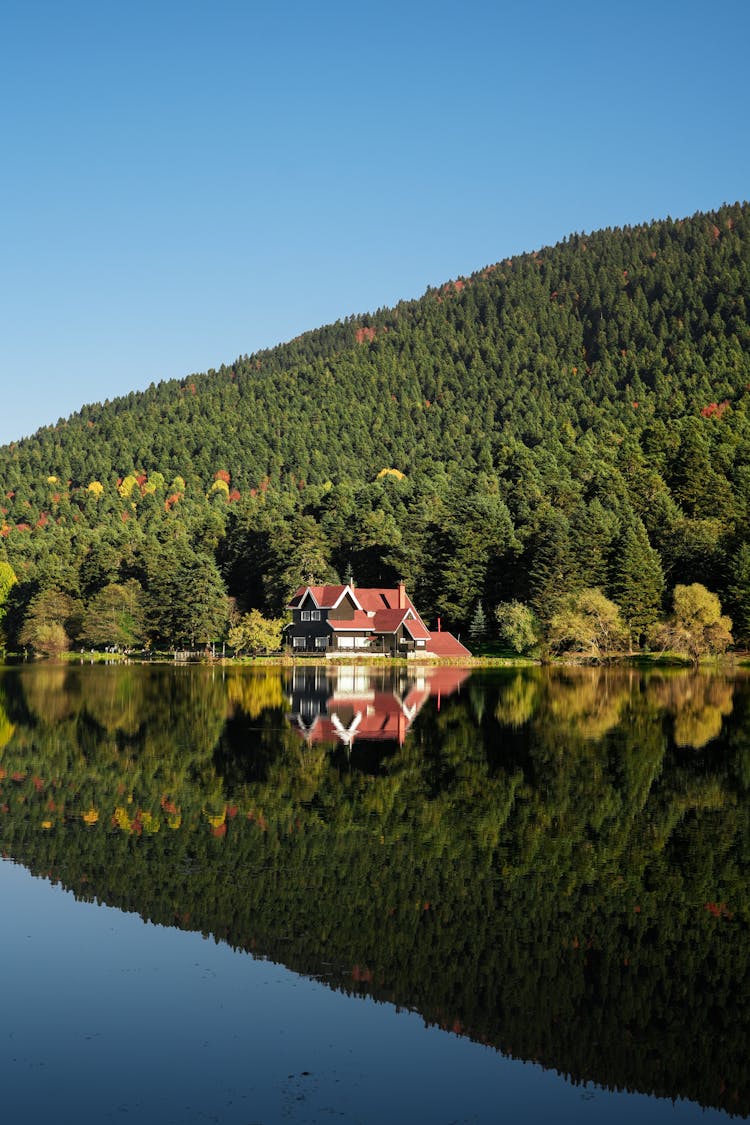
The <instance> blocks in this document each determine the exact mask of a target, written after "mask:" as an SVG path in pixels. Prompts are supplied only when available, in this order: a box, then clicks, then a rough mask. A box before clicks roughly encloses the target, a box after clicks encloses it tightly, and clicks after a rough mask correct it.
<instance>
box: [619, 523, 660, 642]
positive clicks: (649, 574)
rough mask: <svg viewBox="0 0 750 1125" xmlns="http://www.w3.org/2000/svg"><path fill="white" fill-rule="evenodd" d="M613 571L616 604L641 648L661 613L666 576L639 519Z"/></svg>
mask: <svg viewBox="0 0 750 1125" xmlns="http://www.w3.org/2000/svg"><path fill="white" fill-rule="evenodd" d="M613 571H614V573H613V579H612V589H613V592H614V597H615V601H616V602H617V604H618V606H619V607H620V612H621V613H622V617H623V620H624V621H625V624H626V625H627V627H628V629H629V631H630V637H631V643H632V644H635V645H636V646H639V645H640V644H642V642H643V639H644V637H645V636H646V635H647V634H648V632H649V630H650V629H651V627H652V626H653V625H654V623H655V622H656V620H657V619H658V617H659V614H660V613H661V605H662V598H663V597H664V573H663V571H662V567H661V561H660V559H659V554H658V552H657V551H655V550H654V549H653V547H652V546H651V544H650V543H649V541H648V534H647V532H646V528H645V527H644V526H643V522H642V521H641V520H640V519H638V518H637V517H635V518H634V520H633V521H632V523H630V524H628V526H627V527H626V528H625V531H624V532H623V534H622V537H621V539H620V541H619V543H618V546H617V550H616V552H615V559H614V566H613Z"/></svg>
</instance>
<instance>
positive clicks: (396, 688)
mask: <svg viewBox="0 0 750 1125" xmlns="http://www.w3.org/2000/svg"><path fill="white" fill-rule="evenodd" d="M469 674H470V673H469V671H468V670H467V669H466V668H453V667H443V668H439V667H438V668H436V667H425V668H404V669H393V670H392V669H381V668H370V667H364V666H361V665H347V666H341V667H327V668H323V667H320V666H315V667H308V668H305V667H300V668H295V669H294V671H293V673H292V680H291V693H290V695H289V706H290V714H289V719H290V721H291V723H292V724H293V726H294V727H295V728H296V729H297V731H298V732H299V734H300V736H301V737H302V738H304V740H305V741H306V742H309V743H329V744H336V743H338V744H341V745H344V746H347V747H351V746H352V745H353V744H354V742H355V741H359V740H362V741H365V742H395V743H398V745H399V746H402V745H403V743H404V739H405V738H406V734H407V731H408V730H409V728H410V726H411V724H412V723H413V722H414V719H415V718H416V716H417V715H418V714H419V712H420V710H421V709H422V707H423V706H424V704H425V702H426V701H427V700H428V699H429V698H430V697H433V698H435V699H436V701H437V705H438V707H439V706H440V702H441V700H442V698H443V697H445V696H447V695H451V694H452V693H453V692H455V691H458V689H459V688H460V687H461V684H462V683H463V682H464V680H465V679H467V677H468V676H469Z"/></svg>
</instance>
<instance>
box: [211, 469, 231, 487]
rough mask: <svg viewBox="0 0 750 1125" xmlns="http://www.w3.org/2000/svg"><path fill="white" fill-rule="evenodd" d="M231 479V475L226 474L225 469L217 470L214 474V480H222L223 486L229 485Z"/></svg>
mask: <svg viewBox="0 0 750 1125" xmlns="http://www.w3.org/2000/svg"><path fill="white" fill-rule="evenodd" d="M231 479H232V474H231V473H228V472H227V470H226V469H217V470H216V472H215V473H214V480H223V481H224V484H229V482H230V480H231Z"/></svg>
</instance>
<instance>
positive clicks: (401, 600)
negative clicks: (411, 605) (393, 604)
mask: <svg viewBox="0 0 750 1125" xmlns="http://www.w3.org/2000/svg"><path fill="white" fill-rule="evenodd" d="M398 608H399V609H406V584H405V583H404V582H399V584H398Z"/></svg>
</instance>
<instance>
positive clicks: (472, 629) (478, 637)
mask: <svg viewBox="0 0 750 1125" xmlns="http://www.w3.org/2000/svg"><path fill="white" fill-rule="evenodd" d="M486 636H487V618H486V616H485V613H484V607H483V605H482V603H481V601H478V602H477V606H476V609H475V610H474V614H473V616H472V618H471V622H470V624H469V637H470V639H471V642H472V644H475V645H478V644H481V643H482V641H483V640H484V639H485V637H486Z"/></svg>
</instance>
